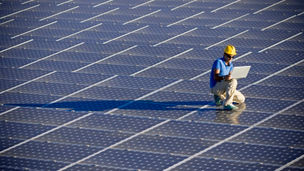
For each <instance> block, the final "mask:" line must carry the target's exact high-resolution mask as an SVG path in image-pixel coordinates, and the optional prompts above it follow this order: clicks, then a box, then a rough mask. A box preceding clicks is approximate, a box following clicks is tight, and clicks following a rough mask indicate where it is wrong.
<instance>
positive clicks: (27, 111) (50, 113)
mask: <svg viewBox="0 0 304 171" xmlns="http://www.w3.org/2000/svg"><path fill="white" fill-rule="evenodd" d="M40 105H41V104H19V106H24V107H38V106H40ZM82 115H83V114H82V113H77V112H71V111H63V110H50V109H35V108H19V109H17V110H14V111H12V112H10V113H8V114H4V115H1V116H0V120H2V121H3V120H5V121H10V122H23V123H36V124H46V125H60V124H63V123H65V122H68V121H71V120H73V119H75V118H78V117H80V116H82Z"/></svg>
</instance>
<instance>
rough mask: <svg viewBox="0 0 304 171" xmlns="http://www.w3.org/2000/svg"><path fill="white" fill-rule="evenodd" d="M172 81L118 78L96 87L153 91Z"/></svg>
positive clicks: (128, 77) (129, 77)
mask: <svg viewBox="0 0 304 171" xmlns="http://www.w3.org/2000/svg"><path fill="white" fill-rule="evenodd" d="M174 81H175V80H172V79H160V78H146V77H131V76H118V77H116V78H114V79H112V80H110V81H107V82H104V83H101V84H99V85H98V86H108V87H118V88H132V89H148V90H150V89H151V90H155V89H159V88H161V87H163V86H166V85H168V84H170V83H172V82H174Z"/></svg>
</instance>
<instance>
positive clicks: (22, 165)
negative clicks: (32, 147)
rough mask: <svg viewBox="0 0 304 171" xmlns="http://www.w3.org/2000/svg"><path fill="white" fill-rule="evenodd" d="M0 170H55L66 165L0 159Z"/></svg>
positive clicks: (31, 160)
mask: <svg viewBox="0 0 304 171" xmlns="http://www.w3.org/2000/svg"><path fill="white" fill-rule="evenodd" d="M0 164H1V167H0V168H1V169H4V170H10V169H12V170H14V169H13V168H15V169H16V170H21V169H22V170H27V169H33V170H34V169H37V170H57V169H60V168H62V167H64V166H65V165H66V163H63V162H59V161H56V160H54V161H51V160H37V159H29V158H21V157H15V156H14V157H8V156H1V157H0Z"/></svg>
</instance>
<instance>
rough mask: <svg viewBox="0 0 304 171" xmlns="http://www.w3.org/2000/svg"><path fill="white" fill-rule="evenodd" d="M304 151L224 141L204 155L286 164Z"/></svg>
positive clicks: (225, 158)
mask: <svg viewBox="0 0 304 171" xmlns="http://www.w3.org/2000/svg"><path fill="white" fill-rule="evenodd" d="M303 153H304V151H303V150H301V149H290V148H286V147H285V148H284V147H271V146H261V145H249V144H244V143H224V144H222V145H220V146H218V147H217V148H215V149H212V150H210V151H208V152H207V153H205V154H203V155H202V156H203V157H212V158H219V159H224V160H238V161H243V162H244V161H248V162H256V163H269V164H278V165H279V164H284V163H287V162H288V161H290V160H292V159H293V158H298V157H299V156H301V155H302V154H303Z"/></svg>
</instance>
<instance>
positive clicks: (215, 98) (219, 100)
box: [214, 95, 222, 106]
mask: <svg viewBox="0 0 304 171" xmlns="http://www.w3.org/2000/svg"><path fill="white" fill-rule="evenodd" d="M214 101H215V105H216V106H220V105H222V100H221V98H220V96H218V95H214Z"/></svg>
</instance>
